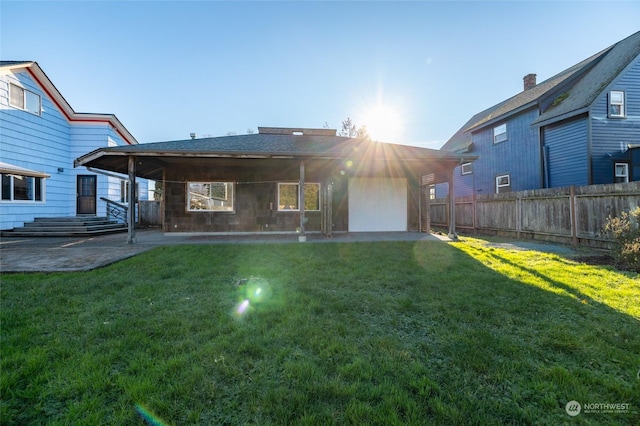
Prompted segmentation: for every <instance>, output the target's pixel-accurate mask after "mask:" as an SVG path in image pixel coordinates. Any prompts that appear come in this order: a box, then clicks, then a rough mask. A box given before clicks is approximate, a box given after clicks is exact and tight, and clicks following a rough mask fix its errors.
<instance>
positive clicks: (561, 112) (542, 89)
mask: <svg viewBox="0 0 640 426" xmlns="http://www.w3.org/2000/svg"><path fill="white" fill-rule="evenodd" d="M638 54H640V32H637V33H635V34H633V35H631V36H629V37H627V38H626V39H624V40H622V41H619V42H618V43H616V44H614V45H612V46H610V47H608V48H606V49H604V50H602V51H600V52H598V53H596V54H595V55H593V56H591V57H589V58H587V59H585V60H583V61H581V62H579V63H577V64H576V65H574V66H572V67H570V68H567V69H566V70H564V71H562V72H560V73H558V74H556V75H554V76H553V77H551V78H549V79H547V80H545V81H543V82H541V83H539V84H537V85H536V86H534V87H532V88H530V89H528V90H525V91H523V92H520V93H518V94H517V95H515V96H513V97H511V98H509V99H507V100H505V101H503V102H501V103H499V104H497V105H494V106H492V107H490V108H488V109H486V110H484V111H482V112H480V113H478V114H475V115H474V116H473V117H471V119H469V121H467V122H466V123H465V124H464V126H462V127H461V128H460V130H458V131H457V132H456V133H455V134H454V135H453V136H452V137H451V138H450V139H449V140H448V141H447V142H446V143H445V144H444V145H443V146H442V148H440V149H441V150H444V151H449V152H466V151H468V150H469V148H470V145H471V132H472V131H474V130H478V129H481V128H483V127H485V126H487V125H492V124H494V123H496V122H498V121H500V120H504V119H505V118H507V117H509V116H510V115H512V114H516V113H518V112H520V111H523V110H525V109H528V108H532V107H537V108H539V109H540V110H541V111H542V114H541V115H540V116H539V117H538V118H537V119H536V120H535V121H534V122H533V124H535V125H542V124H546V123H549V122H553V121H555V120H559V119H563V118H566V117H568V116H571V115H572V114H579V113H582V112H584V111H585V110H586V109H587V108H588V107H589V106H590V105H591V103H592V102H593V101H594V100H595V99H596V98H597V97H598V95H600V93H602V91H603V90H604V89H605V88H606V87H607V85H608V84H609V83H611V82H612V81H613V79H614V78H615V77H616V76H617V75H618V74H619V73H620V72H621V71H622V70H623V69H624V68H625V67H626V66H628V65H629V64H630V63H631V61H632V60H633V59H634V58H635V57H637V56H638ZM560 95H562V97H560ZM560 99H562V101H560V102H554V101H556V100H560Z"/></svg>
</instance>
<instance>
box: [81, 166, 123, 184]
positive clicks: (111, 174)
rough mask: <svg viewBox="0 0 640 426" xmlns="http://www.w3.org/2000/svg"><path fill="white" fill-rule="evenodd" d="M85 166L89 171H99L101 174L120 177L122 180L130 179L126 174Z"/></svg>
mask: <svg viewBox="0 0 640 426" xmlns="http://www.w3.org/2000/svg"><path fill="white" fill-rule="evenodd" d="M85 168H86V169H87V170H88V171H90V172H92V173H98V174H100V175H105V176H109V177H113V178H116V179H120V180H126V181H128V180H129V177H128V176H124V175H120V174H116V173H111V172H105V171H103V170H96V169H94V168H92V167H88V166H85Z"/></svg>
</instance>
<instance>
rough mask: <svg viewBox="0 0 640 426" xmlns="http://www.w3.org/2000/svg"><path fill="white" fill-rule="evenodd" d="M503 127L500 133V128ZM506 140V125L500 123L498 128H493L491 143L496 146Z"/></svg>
mask: <svg viewBox="0 0 640 426" xmlns="http://www.w3.org/2000/svg"><path fill="white" fill-rule="evenodd" d="M503 127H504V131H502V128H503ZM507 139H509V136H508V135H507V123H502V124H500V125H499V126H495V127H494V128H493V143H494V145H495V144H498V143H501V142H504V141H506V140H507Z"/></svg>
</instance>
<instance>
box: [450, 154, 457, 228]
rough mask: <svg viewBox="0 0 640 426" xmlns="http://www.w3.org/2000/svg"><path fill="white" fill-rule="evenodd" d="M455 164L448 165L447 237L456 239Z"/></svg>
mask: <svg viewBox="0 0 640 426" xmlns="http://www.w3.org/2000/svg"><path fill="white" fill-rule="evenodd" d="M454 170H455V164H451V165H449V238H451V239H452V240H457V239H458V234H456V199H455V195H454V194H455V188H454V183H453V178H454V172H453V171H454Z"/></svg>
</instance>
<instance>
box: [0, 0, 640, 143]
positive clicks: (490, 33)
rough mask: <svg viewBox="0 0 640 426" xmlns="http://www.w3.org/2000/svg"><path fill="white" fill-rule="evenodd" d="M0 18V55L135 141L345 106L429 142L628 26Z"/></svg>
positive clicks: (281, 12)
mask: <svg viewBox="0 0 640 426" xmlns="http://www.w3.org/2000/svg"><path fill="white" fill-rule="evenodd" d="M0 28H1V29H0V57H1V58H2V59H3V60H35V61H37V62H38V63H39V64H40V66H41V67H42V68H43V70H44V71H45V73H46V74H47V75H48V76H49V78H50V79H51V80H52V81H53V83H54V84H55V85H56V87H57V88H58V89H59V90H60V92H61V93H62V94H63V96H64V97H65V98H66V99H67V101H68V102H69V103H70V104H71V106H72V107H73V108H74V109H75V110H76V111H77V112H94V113H113V114H115V115H116V116H117V117H118V118H119V119H120V121H121V122H122V123H123V124H124V125H125V127H127V128H128V129H129V131H130V132H131V133H132V134H133V135H134V136H135V137H136V138H137V139H138V141H139V142H141V143H145V142H156V141H165V140H176V139H187V138H188V137H189V133H191V132H195V133H197V134H198V136H206V135H210V136H222V135H225V134H227V133H229V132H235V133H238V134H242V133H246V131H247V129H253V130H257V128H258V126H281V127H322V126H323V125H324V124H325V123H327V124H328V125H329V126H330V127H332V128H338V129H339V128H340V126H341V122H342V120H344V119H345V118H346V117H351V118H352V119H353V120H354V121H355V123H356V124H357V125H361V124H367V125H368V126H369V127H370V128H371V129H376V132H377V135H376V134H374V136H376V137H377V139H381V140H385V141H387V142H395V143H403V144H407V145H418V146H424V147H430V148H439V147H440V146H442V145H443V144H444V143H445V142H446V141H447V140H448V139H449V137H451V136H452V135H453V134H454V133H455V132H456V131H457V130H458V129H459V128H460V127H461V126H462V125H463V124H464V123H465V122H466V121H467V120H468V119H469V118H470V117H471V116H472V115H473V114H475V113H477V112H479V111H481V110H484V109H486V108H488V107H490V106H492V105H494V104H496V103H498V102H500V101H502V100H505V99H507V98H509V97H511V96H514V95H516V94H517V93H518V92H520V91H521V90H522V84H523V83H522V77H524V76H525V75H526V74H528V73H536V74H537V76H538V77H537V79H538V82H541V81H544V80H546V79H547V78H550V77H551V76H553V75H555V74H557V73H558V72H560V71H562V70H564V69H566V68H568V67H570V66H571V65H574V64H575V63H577V62H579V61H581V60H583V59H585V58H587V57H589V56H591V55H592V54H595V53H597V52H598V51H600V50H602V49H604V48H606V47H608V46H610V45H612V44H613V43H615V42H617V41H619V40H621V39H623V38H625V37H627V36H629V35H631V34H633V33H634V32H636V31H638V30H640V2H635V1H625V2H615V1H604V2H599V1H570V2H557V1H535V2H524V1H511V2H509V1H491V2H485V1H473V2H462V1H449V2H437V1H418V2H368V1H358V2H337V1H336V2H312V1H309V2H271V1H265V2H244V1H239V2H216V1H195V2H188V1H180V2H177V1H154V2H151V1H136V2H132V1H110V2H80V1H74V2H57V1H46V2H32V1H19V2H14V1H7V0H2V2H1V3H0ZM374 105H383V106H384V107H385V108H386V113H385V114H386V116H385V117H386V118H379V117H378V118H368V117H369V114H368V113H367V111H370V110H371V108H372V107H373V106H374ZM394 116H395V119H393V117H394ZM366 121H370V122H369V123H367V122H366Z"/></svg>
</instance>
